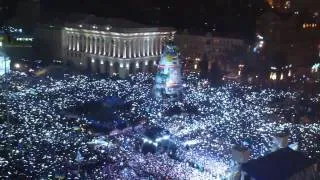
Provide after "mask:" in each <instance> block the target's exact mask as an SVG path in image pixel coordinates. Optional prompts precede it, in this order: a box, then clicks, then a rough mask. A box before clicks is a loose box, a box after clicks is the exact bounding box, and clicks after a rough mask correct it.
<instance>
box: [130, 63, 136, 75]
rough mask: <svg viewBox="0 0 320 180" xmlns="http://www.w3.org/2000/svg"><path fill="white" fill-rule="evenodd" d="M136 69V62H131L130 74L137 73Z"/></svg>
mask: <svg viewBox="0 0 320 180" xmlns="http://www.w3.org/2000/svg"><path fill="white" fill-rule="evenodd" d="M135 67H136V63H135V62H130V65H129V74H134V73H135Z"/></svg>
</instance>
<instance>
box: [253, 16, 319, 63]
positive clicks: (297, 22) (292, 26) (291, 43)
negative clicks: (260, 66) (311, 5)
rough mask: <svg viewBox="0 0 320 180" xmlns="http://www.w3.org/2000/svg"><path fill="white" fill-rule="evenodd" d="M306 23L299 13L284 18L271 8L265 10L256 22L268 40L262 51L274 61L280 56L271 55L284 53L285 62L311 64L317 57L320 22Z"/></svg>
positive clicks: (258, 29)
mask: <svg viewBox="0 0 320 180" xmlns="http://www.w3.org/2000/svg"><path fill="white" fill-rule="evenodd" d="M307 22H309V21H306V18H305V17H301V16H299V15H297V14H293V15H289V16H285V17H282V16H279V15H278V14H276V13H274V12H271V11H268V12H265V13H264V14H263V15H261V16H260V17H258V18H257V21H256V29H257V33H258V34H260V35H262V36H263V37H264V41H265V46H264V50H263V51H262V53H263V54H264V55H265V56H266V58H267V59H268V60H271V61H275V60H276V59H277V58H275V57H272V56H273V55H274V54H275V52H281V53H282V54H283V55H284V58H281V59H282V60H283V61H286V62H285V63H286V64H284V65H287V64H292V65H293V66H305V65H311V64H312V63H313V62H314V61H315V60H316V58H317V57H318V45H319V44H320V41H319V38H320V33H319V30H320V29H318V26H319V25H318V24H317V23H315V22H313V23H312V22H309V23H307ZM278 59H279V58H278ZM302 59H303V61H302Z"/></svg>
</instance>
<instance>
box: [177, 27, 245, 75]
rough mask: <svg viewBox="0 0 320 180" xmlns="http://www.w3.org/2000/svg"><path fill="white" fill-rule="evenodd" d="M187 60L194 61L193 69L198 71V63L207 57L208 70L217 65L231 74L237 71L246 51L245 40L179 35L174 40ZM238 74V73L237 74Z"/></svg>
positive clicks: (207, 35)
mask: <svg viewBox="0 0 320 180" xmlns="http://www.w3.org/2000/svg"><path fill="white" fill-rule="evenodd" d="M174 41H175V43H176V44H177V46H178V47H179V49H180V50H181V54H182V55H183V56H184V57H185V58H186V60H189V61H192V67H191V68H192V69H193V70H198V69H199V65H198V63H199V62H200V61H202V60H203V58H204V56H206V58H207V61H208V65H207V66H208V67H207V68H208V69H209V70H211V68H212V64H214V63H217V64H218V65H219V67H220V69H222V70H223V71H225V72H227V73H230V72H232V71H233V70H235V69H236V71H238V65H239V60H241V59H240V56H241V53H242V52H245V51H246V48H247V45H246V43H245V41H244V40H242V39H239V38H231V37H219V36H218V37H217V36H212V35H211V34H210V33H208V34H206V35H197V34H187V33H179V34H178V33H177V34H176V36H175V39H174ZM233 62H236V63H233ZM236 73H237V72H236Z"/></svg>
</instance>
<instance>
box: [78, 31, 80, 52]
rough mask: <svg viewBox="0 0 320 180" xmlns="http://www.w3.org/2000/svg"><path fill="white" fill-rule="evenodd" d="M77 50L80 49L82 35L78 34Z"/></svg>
mask: <svg viewBox="0 0 320 180" xmlns="http://www.w3.org/2000/svg"><path fill="white" fill-rule="evenodd" d="M77 51H80V35H79V34H78V35H77Z"/></svg>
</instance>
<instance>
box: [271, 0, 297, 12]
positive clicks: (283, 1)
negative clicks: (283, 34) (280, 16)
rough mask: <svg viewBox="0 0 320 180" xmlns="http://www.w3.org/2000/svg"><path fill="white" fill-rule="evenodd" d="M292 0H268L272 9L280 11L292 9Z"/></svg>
mask: <svg viewBox="0 0 320 180" xmlns="http://www.w3.org/2000/svg"><path fill="white" fill-rule="evenodd" d="M291 1H292V0H267V3H268V4H269V6H270V7H271V8H272V9H275V10H277V11H279V12H289V11H290V10H291V9H292V2H291Z"/></svg>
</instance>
